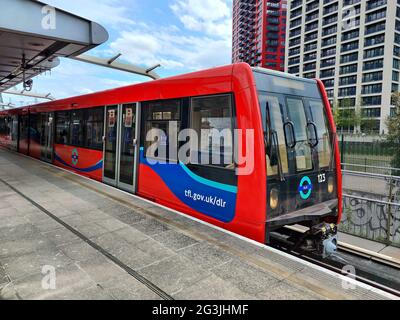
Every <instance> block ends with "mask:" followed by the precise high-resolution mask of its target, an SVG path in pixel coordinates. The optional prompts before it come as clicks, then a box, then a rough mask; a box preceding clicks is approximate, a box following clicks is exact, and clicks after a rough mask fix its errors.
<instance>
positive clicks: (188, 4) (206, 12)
mask: <svg viewBox="0 0 400 320" xmlns="http://www.w3.org/2000/svg"><path fill="white" fill-rule="evenodd" d="M231 2H232V1H226V0H202V1H198V0H175V2H174V3H173V4H172V5H171V6H170V8H171V10H172V11H173V12H174V14H175V15H176V16H177V17H178V18H179V20H180V21H181V22H182V24H183V25H184V26H185V28H186V29H188V30H191V31H197V32H204V33H206V34H207V35H210V36H221V37H229V36H230V34H231V32H232V19H231V8H230V6H229V5H228V4H231Z"/></svg>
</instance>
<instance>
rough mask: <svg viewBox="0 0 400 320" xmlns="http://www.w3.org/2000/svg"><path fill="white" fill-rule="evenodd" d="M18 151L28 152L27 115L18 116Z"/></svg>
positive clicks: (26, 153)
mask: <svg viewBox="0 0 400 320" xmlns="http://www.w3.org/2000/svg"><path fill="white" fill-rule="evenodd" d="M18 151H19V152H20V153H22V154H25V155H28V154H29V115H28V114H24V115H21V116H20V117H19V144H18Z"/></svg>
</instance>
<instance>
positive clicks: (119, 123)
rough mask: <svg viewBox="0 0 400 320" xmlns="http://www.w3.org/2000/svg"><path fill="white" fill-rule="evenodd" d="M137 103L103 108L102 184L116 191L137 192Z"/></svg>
mask: <svg viewBox="0 0 400 320" xmlns="http://www.w3.org/2000/svg"><path fill="white" fill-rule="evenodd" d="M138 119H140V117H139V104H138V103H131V104H124V105H115V106H108V107H106V109H105V120H106V121H105V130H104V133H105V135H104V169H103V181H104V182H105V183H107V184H109V185H112V186H115V187H117V188H119V189H122V190H125V191H128V192H131V193H135V192H136V180H137V179H136V172H137V160H138V156H139V150H138V143H137V137H138V133H139V122H138Z"/></svg>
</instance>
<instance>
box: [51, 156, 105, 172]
mask: <svg viewBox="0 0 400 320" xmlns="http://www.w3.org/2000/svg"><path fill="white" fill-rule="evenodd" d="M55 160H56V161H58V162H60V163H61V164H62V165H63V166H66V167H68V168H71V169H74V170H76V171H79V172H82V173H90V172H93V171H96V170H99V169H103V160H100V161H99V162H98V163H96V164H95V165H94V166H92V167H89V168H83V169H82V168H77V167H74V166H71V165H70V164H68V163H66V162H65V161H64V160H63V159H62V158H61V157H60V156H59V155H57V154H55Z"/></svg>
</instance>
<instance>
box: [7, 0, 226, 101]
mask: <svg viewBox="0 0 400 320" xmlns="http://www.w3.org/2000/svg"><path fill="white" fill-rule="evenodd" d="M43 2H45V3H48V4H50V5H52V6H55V7H56V8H60V9H63V10H66V11H69V12H71V13H74V14H77V15H79V16H82V17H85V18H88V19H90V20H93V21H95V22H97V23H99V24H101V25H102V26H103V27H105V28H106V29H107V31H108V33H109V35H110V38H109V40H108V41H107V42H106V43H105V44H103V45H101V46H99V47H97V48H95V49H92V50H91V51H89V52H87V54H90V55H94V56H98V57H107V58H110V57H113V56H115V55H116V54H118V53H122V57H121V58H120V61H121V62H129V63H133V64H135V65H140V66H143V67H150V66H153V65H156V64H158V63H161V65H162V67H161V68H159V69H157V70H156V72H157V73H159V74H160V75H161V76H162V77H167V76H171V75H176V74H182V73H186V72H191V71H195V70H201V69H206V68H210V67H214V66H219V65H224V64H229V63H230V62H231V47H232V0H85V1H82V0H68V1H66V0H43ZM149 80H150V79H149V78H147V77H142V76H137V75H133V74H129V73H125V72H121V71H115V70H111V69H107V68H103V67H99V66H94V65H89V64H85V63H82V62H78V61H74V60H70V59H61V64H60V66H58V67H57V68H55V69H53V70H52V71H51V72H48V73H47V74H44V75H40V76H38V77H36V78H34V88H33V91H34V92H38V93H46V94H47V93H51V94H52V96H54V97H55V98H57V99H59V98H64V97H70V96H76V95H81V94H86V93H91V92H96V91H100V90H105V89H110V88H115V87H120V86H124V85H129V84H134V83H139V82H143V81H149ZM3 99H4V102H7V103H8V102H11V103H14V104H15V105H18V106H19V105H21V104H22V105H23V104H29V103H33V102H34V101H33V100H32V98H21V97H18V96H10V95H4V96H3ZM38 101H40V100H38Z"/></svg>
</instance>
